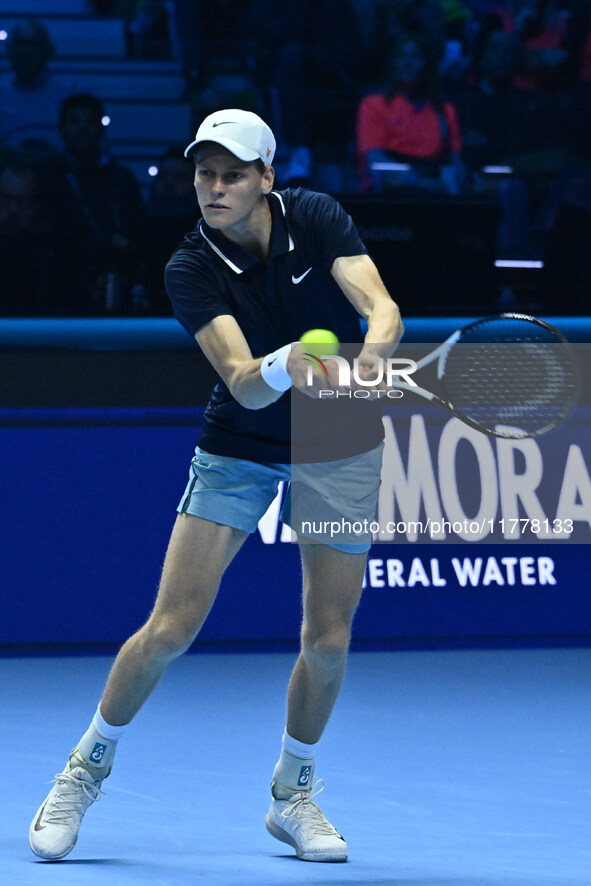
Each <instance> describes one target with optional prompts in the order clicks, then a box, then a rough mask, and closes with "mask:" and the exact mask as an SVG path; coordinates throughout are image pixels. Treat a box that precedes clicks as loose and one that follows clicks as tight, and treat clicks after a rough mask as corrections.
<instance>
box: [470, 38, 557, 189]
mask: <svg viewBox="0 0 591 886" xmlns="http://www.w3.org/2000/svg"><path fill="white" fill-rule="evenodd" d="M522 53H523V46H522V44H521V41H520V40H519V38H518V37H517V36H516V35H515V34H509V33H507V32H506V31H502V30H497V31H494V32H493V33H491V34H489V35H488V37H487V38H486V42H485V43H484V45H483V47H482V51H481V54H480V57H479V58H477V59H476V60H475V64H474V69H473V73H474V81H475V82H474V86H473V87H472V88H470V89H468V90H466V91H465V93H464V95H463V96H459V97H458V105H459V109H460V119H461V125H462V133H463V138H464V159H465V160H466V162H467V164H468V165H469V166H470V168H471V169H473V170H475V171H478V170H480V169H481V168H482V167H483V166H486V165H497V166H498V165H511V164H513V163H514V162H516V161H517V159H518V158H519V157H520V156H522V155H525V154H526V153H529V152H531V151H538V150H541V149H545V148H547V147H548V145H549V144H551V142H552V139H553V132H552V122H553V120H552V116H551V113H550V111H551V108H552V106H553V103H552V102H551V101H550V100H549V99H547V98H546V97H544V96H540V95H537V94H536V93H533V92H531V91H529V90H521V89H517V88H516V87H515V85H514V80H515V75H516V72H517V71H518V70H519V67H520V64H521V59H522Z"/></svg>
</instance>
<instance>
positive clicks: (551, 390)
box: [392, 313, 578, 439]
mask: <svg viewBox="0 0 591 886" xmlns="http://www.w3.org/2000/svg"><path fill="white" fill-rule="evenodd" d="M416 363H417V368H416V370H415V372H416V371H418V370H421V369H424V368H425V367H427V366H428V365H429V364H434V365H435V369H436V376H437V378H436V380H434V384H433V385H432V386H433V387H436V388H438V390H439V393H435V391H433V390H430V389H428V388H426V387H421V386H420V384H418V382H417V385H416V386H415V385H411V384H407V383H406V382H404V381H400V382H398V381H397V380H395V381H393V382H392V387H394V388H396V389H402V390H404V391H409V392H411V393H413V394H415V395H417V396H419V397H423V398H424V399H426V400H429V401H431V402H434V403H438V404H439V405H441V406H444V407H445V408H446V409H448V410H449V411H450V412H451V413H453V415H455V416H456V417H457V418H459V419H461V420H462V421H463V422H465V423H466V424H468V425H470V426H471V427H473V428H476V429H477V430H479V431H482V432H483V433H485V434H490V435H492V436H493V437H505V438H509V439H518V438H522V437H537V436H539V435H540V434H545V433H547V432H548V431H551V430H552V429H553V428H556V427H557V426H558V425H559V424H561V422H563V421H564V420H565V419H566V418H567V416H568V414H569V412H570V410H571V409H572V407H573V405H574V403H575V402H576V399H577V392H578V383H577V379H578V372H577V365H576V362H575V356H574V353H573V349H572V347H571V346H570V345H569V343H568V341H567V340H566V338H565V337H564V336H563V335H562V333H561V332H559V331H558V329H556V328H555V327H554V326H551V325H550V324H549V323H546V322H545V321H544V320H539V319H537V318H536V317H530V316H528V315H527V314H515V313H508V314H497V315H494V316H491V317H484V318H482V319H480V320H476V321H475V322H474V323H470V324H468V325H467V326H464V327H463V328H462V329H457V330H456V331H455V332H454V333H453V335H450V336H449V338H447V339H446V340H445V341H444V342H443V344H441V345H439V346H438V347H437V348H435V349H434V350H433V351H431V353H429V354H427V355H426V356H425V357H423V358H422V359H420V360H418V361H416ZM413 380H415V375H414V374H413Z"/></svg>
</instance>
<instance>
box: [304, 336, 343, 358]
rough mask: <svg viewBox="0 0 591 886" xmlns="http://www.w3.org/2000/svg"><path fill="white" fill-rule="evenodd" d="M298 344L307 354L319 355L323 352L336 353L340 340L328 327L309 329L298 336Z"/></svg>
mask: <svg viewBox="0 0 591 886" xmlns="http://www.w3.org/2000/svg"><path fill="white" fill-rule="evenodd" d="M300 344H302V345H304V350H305V351H306V352H307V353H308V354H312V356H313V357H321V356H322V355H323V354H338V353H339V344H340V342H339V340H338V338H337V337H336V335H335V334H334V332H331V331H330V329H309V330H308V331H307V332H304V334H303V335H302V337H301V338H300Z"/></svg>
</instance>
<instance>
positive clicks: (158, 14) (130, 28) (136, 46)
mask: <svg viewBox="0 0 591 886" xmlns="http://www.w3.org/2000/svg"><path fill="white" fill-rule="evenodd" d="M127 33H128V38H129V55H130V56H131V58H138V59H169V58H171V55H172V44H171V33H170V18H169V10H168V6H167V4H166V3H165V2H164V0H136V2H135V3H134V4H133V5H130V9H129V12H128V21H127Z"/></svg>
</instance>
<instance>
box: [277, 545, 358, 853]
mask: <svg viewBox="0 0 591 886" xmlns="http://www.w3.org/2000/svg"><path fill="white" fill-rule="evenodd" d="M301 554H302V565H303V579H304V617H303V622H302V631H301V648H300V654H299V656H298V659H297V662H296V665H295V667H294V670H293V673H292V675H291V679H290V682H289V688H288V695H287V726H286V734H285V736H284V746H283V749H282V751H281V757H280V758H279V761H278V763H277V766H276V767H275V772H274V773H273V781H272V784H271V789H272V792H273V797H274V799H273V801H272V803H271V808H270V810H269V814H268V815H267V829H268V830H269V832H270V833H271V834H272V835H273V836H274V837H276V838H277V839H279V840H282V841H283V842H285V843H288V844H289V845H291V846H293V847H294V848H295V850H296V853H297V855H298V857H299V858H301V859H303V860H305V861H346V859H347V846H346V843H345V841H344V839H343V838H342V836H341V835H340V834H339V833H338V831H336V830H335V829H334V828H333V827H332V825H331V824H330V823H329V822H328V821H327V820H326V818H325V816H324V814H323V813H322V811H321V810H320V809H319V808H318V806H317V805H316V804H315V803H313V802H312V789H313V777H314V757H313V753H314V750H313V746H314V745H315V744H316V742H318V740H319V739H320V737H321V735H322V732H323V731H324V727H325V726H326V724H327V722H328V719H329V717H330V714H331V712H332V709H333V707H334V703H335V701H336V699H337V697H338V694H339V691H340V688H341V685H342V682H343V677H344V673H345V666H346V660H347V653H348V650H349V643H350V639H351V624H352V621H353V616H354V614H355V610H356V609H357V606H358V603H359V599H360V597H361V589H362V583H363V573H364V570H365V563H366V559H367V557H366V555H365V554H349V553H344V552H342V551H337V550H336V549H334V548H330V547H327V546H324V545H317V544H304V545H302V546H301Z"/></svg>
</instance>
